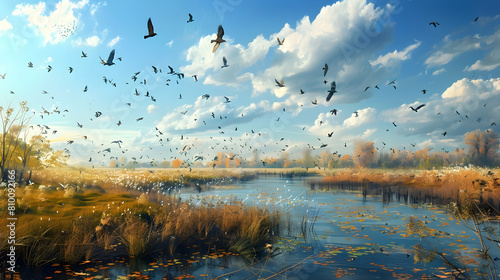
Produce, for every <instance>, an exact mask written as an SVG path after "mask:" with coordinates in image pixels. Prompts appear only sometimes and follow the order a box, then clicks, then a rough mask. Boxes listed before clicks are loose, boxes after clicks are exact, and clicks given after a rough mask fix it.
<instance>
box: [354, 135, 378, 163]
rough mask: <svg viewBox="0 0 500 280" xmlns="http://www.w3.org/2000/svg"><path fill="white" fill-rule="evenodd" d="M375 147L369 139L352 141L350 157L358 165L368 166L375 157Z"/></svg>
mask: <svg viewBox="0 0 500 280" xmlns="http://www.w3.org/2000/svg"><path fill="white" fill-rule="evenodd" d="M375 152H376V150H375V148H374V147H373V142H371V141H366V142H365V141H361V140H360V141H356V142H354V148H353V155H352V159H353V161H354V163H356V165H357V166H358V167H370V166H371V165H372V164H373V160H374V158H375Z"/></svg>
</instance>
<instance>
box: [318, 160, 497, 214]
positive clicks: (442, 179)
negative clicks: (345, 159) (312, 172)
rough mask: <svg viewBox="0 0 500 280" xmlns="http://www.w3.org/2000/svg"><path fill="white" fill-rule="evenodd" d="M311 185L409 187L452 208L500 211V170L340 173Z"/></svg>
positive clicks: (377, 170)
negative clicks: (472, 204) (479, 207)
mask: <svg viewBox="0 0 500 280" xmlns="http://www.w3.org/2000/svg"><path fill="white" fill-rule="evenodd" d="M310 184H313V185H316V186H319V187H320V188H325V187H328V186H339V187H358V186H365V187H366V186H378V187H380V186H382V187H383V186H392V187H398V186H403V187H409V188H411V190H412V191H413V192H415V191H418V192H422V193H426V194H429V195H432V196H435V197H440V198H442V199H443V200H446V201H449V202H451V203H452V204H457V205H459V206H460V205H467V204H468V203H469V202H472V201H473V202H475V203H479V204H481V205H489V206H490V208H491V209H490V210H493V211H496V212H497V213H492V214H494V215H497V214H498V211H499V210H500V169H484V168H463V167H462V168H458V167H457V168H445V169H440V170H385V169H342V170H335V171H333V172H329V173H328V174H325V176H324V177H323V178H322V180H320V181H314V182H312V181H311V182H310Z"/></svg>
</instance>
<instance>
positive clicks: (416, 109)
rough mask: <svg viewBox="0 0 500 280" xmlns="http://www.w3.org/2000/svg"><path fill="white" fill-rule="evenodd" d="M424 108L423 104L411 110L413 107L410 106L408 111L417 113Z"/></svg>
mask: <svg viewBox="0 0 500 280" xmlns="http://www.w3.org/2000/svg"><path fill="white" fill-rule="evenodd" d="M424 106H425V104H420V105H418V106H417V108H413V106H410V109H412V110H413V111H415V112H418V110H419V109H421V108H422V107H424Z"/></svg>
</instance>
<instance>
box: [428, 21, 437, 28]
mask: <svg viewBox="0 0 500 280" xmlns="http://www.w3.org/2000/svg"><path fill="white" fill-rule="evenodd" d="M429 25H434V27H437V26H438V25H439V23H438V22H436V21H433V22H429Z"/></svg>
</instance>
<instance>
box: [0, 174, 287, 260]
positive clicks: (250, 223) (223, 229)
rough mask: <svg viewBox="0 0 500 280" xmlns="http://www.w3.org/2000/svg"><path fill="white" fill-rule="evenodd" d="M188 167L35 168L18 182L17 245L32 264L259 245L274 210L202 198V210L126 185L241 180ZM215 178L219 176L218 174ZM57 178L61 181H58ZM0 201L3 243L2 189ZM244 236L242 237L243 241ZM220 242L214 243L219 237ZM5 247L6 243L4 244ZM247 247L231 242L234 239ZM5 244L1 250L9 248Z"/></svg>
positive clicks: (4, 203)
mask: <svg viewBox="0 0 500 280" xmlns="http://www.w3.org/2000/svg"><path fill="white" fill-rule="evenodd" d="M188 172H189V171H188V170H167V171H163V170H155V171H154V172H153V173H151V172H149V171H147V170H137V171H131V170H111V169H102V170H82V172H81V174H80V171H79V170H73V169H64V170H44V171H37V172H36V173H34V176H33V178H32V180H33V181H34V182H36V184H34V185H31V186H25V187H18V188H17V191H16V198H17V208H16V215H17V218H18V220H17V228H16V237H17V239H18V244H17V249H19V251H20V252H21V253H20V255H21V259H20V260H21V261H22V262H24V263H25V264H29V265H44V264H46V263H51V262H56V261H57V262H65V263H76V262H79V261H82V260H88V259H90V258H92V257H97V258H99V257H102V258H106V256H109V255H108V254H109V253H111V254H113V256H116V255H117V254H121V255H123V256H127V255H128V256H134V257H141V256H144V255H146V254H147V253H150V252H152V251H154V249H156V250H163V251H165V252H167V253H174V251H175V248H176V247H178V246H187V245H189V244H195V243H204V242H215V240H219V241H220V242H222V243H223V244H225V245H224V246H226V247H227V248H230V247H231V248H232V250H233V251H236V252H238V253H242V254H244V253H248V250H249V248H252V250H253V248H257V249H259V248H263V246H264V244H265V242H271V238H272V237H271V236H270V235H269V234H268V232H269V231H273V227H277V223H279V219H278V218H276V215H278V214H277V213H274V212H273V213H271V212H270V211H269V210H267V209H262V208H257V207H246V206H243V205H242V203H241V202H239V201H236V200H235V199H231V200H230V201H229V202H226V203H224V202H223V201H221V200H220V199H215V198H212V199H205V200H204V201H203V203H201V205H200V206H199V207H194V206H192V205H190V203H189V201H185V202H184V201H181V200H180V199H179V198H176V197H171V196H168V195H163V194H159V193H144V192H140V191H139V190H137V189H135V188H133V187H132V188H131V187H130V186H133V185H137V184H151V183H156V182H160V181H161V180H171V181H175V180H179V177H180V175H183V177H184V178H183V180H186V179H187V178H190V179H193V180H197V179H202V180H206V179H216V178H220V177H222V176H225V177H226V178H227V176H234V177H235V178H240V177H242V176H247V174H246V173H245V172H242V171H234V172H233V173H231V172H227V171H224V172H222V171H221V172H216V173H212V171H210V173H209V172H205V171H194V173H191V174H188ZM218 176H220V177H218ZM59 183H61V184H62V185H63V186H61V185H60V184H59ZM1 196H2V197H3V198H2V200H1V203H0V209H2V212H1V213H2V216H1V217H0V219H1V221H0V227H1V229H0V238H1V239H2V240H6V238H7V234H8V232H7V227H6V224H5V223H6V221H7V220H6V216H5V215H6V213H7V211H6V208H7V199H6V193H1ZM242 240H244V242H242ZM219 241H218V242H219ZM4 243H5V244H6V242H4ZM241 243H244V244H246V245H245V246H240V247H235V246H234V244H241ZM5 244H2V246H0V251H1V253H2V254H3V255H5V254H4V253H6V251H7V246H5Z"/></svg>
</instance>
